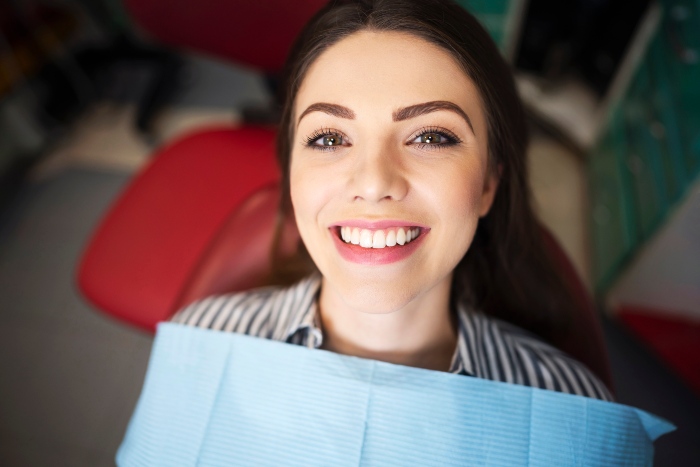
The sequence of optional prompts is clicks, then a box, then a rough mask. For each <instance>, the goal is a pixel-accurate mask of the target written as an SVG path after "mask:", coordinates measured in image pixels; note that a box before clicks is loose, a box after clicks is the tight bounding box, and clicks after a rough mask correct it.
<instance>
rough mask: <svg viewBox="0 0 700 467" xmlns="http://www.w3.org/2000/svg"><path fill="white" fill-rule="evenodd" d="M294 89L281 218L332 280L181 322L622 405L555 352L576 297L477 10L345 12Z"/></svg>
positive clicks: (305, 37)
mask: <svg viewBox="0 0 700 467" xmlns="http://www.w3.org/2000/svg"><path fill="white" fill-rule="evenodd" d="M284 91H285V96H284V102H285V104H284V109H283V119H282V123H281V128H280V136H279V145H278V146H279V151H278V152H279V161H280V164H281V168H282V172H283V182H284V183H283V187H284V190H283V193H284V195H283V196H284V199H283V202H282V211H283V214H284V215H293V216H294V218H295V220H296V224H297V227H298V229H299V232H300V234H301V239H302V241H303V247H305V250H304V254H306V252H308V257H310V258H311V260H312V261H313V265H315V267H316V268H317V270H318V273H316V274H313V275H311V277H310V278H307V279H305V280H303V281H302V282H300V283H298V284H295V285H292V286H291V287H288V288H266V289H260V290H257V291H252V292H246V293H239V294H234V295H229V296H223V297H213V298H209V299H206V300H203V301H200V302H198V303H195V304H193V305H191V306H189V307H187V308H186V309H184V310H182V311H181V312H179V313H178V314H176V315H175V316H174V318H173V321H175V322H179V323H183V324H188V325H193V326H200V327H205V328H212V329H217V330H224V331H229V332H241V333H247V334H251V335H255V336H260V337H265V338H269V339H275V340H281V341H286V342H289V343H293V344H298V345H305V346H308V347H316V348H321V349H326V350H330V351H333V352H338V353H341V354H346V355H354V356H358V357H364V358H369V359H376V360H382V361H387V362H391V363H396V364H401V365H408V366H414V367H419V368H426V369H431V370H437V371H449V372H452V373H458V374H464V375H469V376H476V377H481V378H488V379H492V380H498V381H505V382H510V383H516V384H524V385H528V386H534V387H540V388H544V389H549V390H554V391H561V392H567V393H573V394H579V395H584V396H588V397H593V398H599V399H604V400H611V396H610V393H609V392H608V390H607V389H606V388H605V386H604V385H603V384H602V383H601V382H600V381H599V380H598V379H597V378H596V377H595V376H594V375H593V374H592V373H591V372H590V371H589V370H588V369H587V368H586V367H585V366H584V365H582V364H581V363H579V362H577V361H575V360H573V359H572V358H570V357H568V356H566V355H565V354H563V353H562V352H560V351H558V350H557V349H555V348H554V347H552V346H550V345H548V344H546V343H545V342H544V341H545V340H547V339H550V338H551V336H552V335H553V334H554V333H556V332H559V331H561V329H563V328H564V327H565V326H566V320H565V319H564V317H565V316H567V315H568V313H570V312H571V311H570V307H572V306H574V305H572V303H573V302H574V301H573V300H571V297H570V294H569V291H568V290H567V289H566V287H565V285H564V284H563V283H562V282H561V281H560V280H559V279H557V275H556V273H555V272H554V269H553V267H552V266H551V264H549V261H548V259H547V255H546V253H545V251H544V249H543V247H542V245H541V244H540V241H539V237H540V231H539V229H538V224H537V222H536V220H535V217H534V214H533V212H532V209H531V207H530V204H529V193H528V189H527V184H526V180H527V176H526V168H525V151H526V146H527V133H526V126H525V122H524V116H523V111H522V106H521V104H520V102H519V100H518V97H517V93H516V90H515V87H514V84H513V79H512V76H511V74H510V71H509V69H508V66H507V65H506V63H505V62H504V61H503V59H502V58H501V56H500V54H499V53H498V50H497V48H496V46H495V45H494V44H493V42H492V40H491V39H490V37H489V36H488V34H487V33H486V32H485V30H484V29H483V28H482V27H481V26H480V25H479V24H478V23H477V21H476V20H475V19H474V18H473V17H472V16H471V15H469V14H468V13H467V12H466V11H464V10H463V9H462V8H460V7H459V6H457V5H456V4H453V3H451V2H448V1H438V0H430V1H425V0H424V1H405V0H404V1H401V0H375V1H371V0H367V1H336V2H332V3H331V4H330V5H328V6H327V7H325V8H324V9H323V10H322V11H320V12H319V13H318V14H317V15H316V16H315V17H314V18H313V19H312V21H311V22H310V23H309V24H308V25H307V26H306V28H305V29H304V31H303V32H302V34H301V36H300V37H299V39H298V40H297V43H296V44H295V46H294V48H293V50H292V52H291V54H290V57H289V59H288V65H287V79H286V86H285V88H284ZM526 329H527V330H526Z"/></svg>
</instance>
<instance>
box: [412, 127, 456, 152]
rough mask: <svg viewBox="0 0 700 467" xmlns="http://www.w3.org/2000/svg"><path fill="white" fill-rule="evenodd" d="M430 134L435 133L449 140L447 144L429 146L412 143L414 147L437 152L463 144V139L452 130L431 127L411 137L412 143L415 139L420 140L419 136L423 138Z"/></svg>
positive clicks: (422, 129)
mask: <svg viewBox="0 0 700 467" xmlns="http://www.w3.org/2000/svg"><path fill="white" fill-rule="evenodd" d="M428 133H435V134H436V135H440V136H442V137H443V138H445V139H446V140H447V142H445V143H433V144H428V143H411V144H412V145H413V146H416V147H417V148H418V149H425V150H428V151H435V150H440V149H444V148H446V147H449V146H455V145H457V144H459V143H461V142H462V140H461V139H459V138H458V137H457V135H455V134H454V133H453V132H451V131H450V130H447V129H445V128H439V127H435V126H430V127H425V128H421V129H420V130H418V132H416V133H415V134H414V135H413V136H411V141H413V140H414V139H416V138H418V137H419V136H423V135H425V134H428Z"/></svg>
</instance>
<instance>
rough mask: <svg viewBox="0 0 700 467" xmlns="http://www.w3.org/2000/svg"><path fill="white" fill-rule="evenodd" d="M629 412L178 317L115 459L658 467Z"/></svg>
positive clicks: (160, 343)
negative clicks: (184, 321) (200, 324)
mask: <svg viewBox="0 0 700 467" xmlns="http://www.w3.org/2000/svg"><path fill="white" fill-rule="evenodd" d="M673 429H674V427H673V426H672V425H671V424H670V423H668V422H667V421H665V420H662V419H660V418H658V417H656V416H654V415H651V414H648V413H646V412H643V411H641V410H638V409H635V408H633V407H628V406H624V405H620V404H615V403H610V402H604V401H599V400H595V399H589V398H585V397H581V396H573V395H568V394H562V393H556V392H552V391H545V390H541V389H533V388H529V387H526V386H518V385H513V384H507V383H499V382H494V381H488V380H484V379H478V378H470V377H466V376H461V375H455V374H450V373H443V372H437V371H430V370H422V369H417V368H410V367H405V366H401V365H394V364H390V363H384V362H378V361H374V360H367V359H362V358H357V357H349V356H344V355H339V354H335V353H332V352H327V351H324V350H316V349H307V348H305V347H300V346H294V345H290V344H285V343H282V342H276V341H270V340H266V339H261V338H257V337H250V336H245V335H240V334H232V333H224V332H219V331H212V330H206V329H200V328H192V327H187V326H184V325H179V324H174V323H163V324H160V325H159V326H158V333H157V335H156V340H155V343H154V346H153V351H152V354H151V361H150V365H149V369H148V373H147V375H146V381H145V384H144V388H143V392H142V394H141V397H140V399H139V402H138V404H137V407H136V410H135V412H134V414H133V416H132V419H131V422H130V423H129V427H128V430H127V433H126V437H125V439H124V441H123V443H122V445H121V447H120V448H119V451H118V453H117V464H118V465H119V466H140V465H143V466H195V465H196V466H229V465H246V466H247V465H251V466H253V465H254V466H281V465H284V466H292V465H304V466H316V465H318V466H322V465H324V466H327V465H333V466H360V465H362V466H385V465H386V466H388V465H396V466H410V465H421V466H427V465H435V466H452V465H489V466H509V467H510V466H515V465H530V466H552V465H557V466H567V465H606V466H611V465H624V466H636V465H652V460H653V444H652V442H653V441H654V440H655V439H656V438H658V437H659V436H661V435H662V434H664V433H667V432H669V431H671V430H673Z"/></svg>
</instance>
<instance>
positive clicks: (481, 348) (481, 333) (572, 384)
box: [460, 309, 613, 401]
mask: <svg viewBox="0 0 700 467" xmlns="http://www.w3.org/2000/svg"><path fill="white" fill-rule="evenodd" d="M460 315H461V321H462V325H463V326H464V327H466V328H469V329H468V330H467V332H466V334H467V337H468V338H469V337H471V339H472V340H473V341H474V342H472V343H471V345H472V346H473V348H474V349H475V350H474V352H475V354H476V358H474V362H473V366H474V367H475V368H476V369H478V370H480V371H481V372H482V375H481V376H482V377H486V378H489V379H493V380H498V381H505V382H509V383H515V384H523V385H526V386H532V387H538V388H541V389H548V390H552V391H558V392H564V393H568V394H576V395H581V396H586V397H592V398H595V399H602V400H607V401H612V400H613V397H612V395H611V393H610V391H609V390H608V388H607V387H606V386H605V384H603V382H602V381H601V380H600V379H599V378H598V377H597V376H595V375H594V374H593V373H592V372H591V371H590V370H589V369H588V368H587V367H586V366H585V365H584V364H583V363H581V362H579V361H578V360H576V359H574V358H573V357H571V356H570V355H568V354H566V353H565V352H563V351H561V350H559V349H557V348H556V347H554V346H552V345H550V344H548V343H546V342H544V341H543V340H542V339H540V338H539V337H538V336H536V335H535V334H533V333H531V332H529V331H527V330H525V329H523V328H520V327H518V326H515V325H513V324H511V323H508V322H505V321H502V320H499V319H496V318H493V317H490V316H488V315H486V314H484V313H480V312H475V311H470V310H468V309H466V310H464V309H463V310H462V311H461V312H460Z"/></svg>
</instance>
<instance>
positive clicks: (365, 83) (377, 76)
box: [295, 31, 484, 128]
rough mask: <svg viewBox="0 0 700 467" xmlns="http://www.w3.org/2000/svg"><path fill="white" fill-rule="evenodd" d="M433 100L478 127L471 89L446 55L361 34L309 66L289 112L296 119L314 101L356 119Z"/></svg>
mask: <svg viewBox="0 0 700 467" xmlns="http://www.w3.org/2000/svg"><path fill="white" fill-rule="evenodd" d="M434 100H447V101H451V102H454V103H455V104H457V105H459V106H460V107H462V108H463V109H465V110H467V111H468V113H470V115H472V114H476V115H472V119H474V118H475V117H476V119H477V121H478V120H481V121H482V122H483V118H484V117H483V108H482V104H481V98H480V96H479V93H478V91H477V89H476V86H475V85H474V83H473V82H472V80H471V79H470V78H469V77H468V76H467V74H466V73H465V72H464V71H463V70H462V68H461V67H460V65H459V64H458V62H457V61H456V60H455V59H454V57H453V56H452V55H451V54H450V53H449V52H447V51H446V50H444V49H443V48H441V47H439V46H437V45H434V44H432V43H430V42H428V41H426V40H425V39H422V38H419V37H416V36H413V35H410V34H407V33H400V32H384V31H382V32H374V31H361V32H357V33H355V34H352V35H351V36H348V37H347V38H345V39H343V40H341V41H339V42H338V43H336V44H334V45H333V46H331V47H329V48H328V49H327V50H326V51H324V52H323V53H322V54H321V55H320V56H319V57H318V59H316V61H315V62H314V63H313V64H312V65H311V67H310V68H309V70H308V71H307V74H306V76H305V78H304V81H303V82H302V85H301V87H300V89H299V92H298V94H297V98H296V106H295V109H296V110H295V111H296V115H297V116H298V115H299V113H300V112H301V111H303V109H305V108H306V107H307V106H308V105H310V104H312V103H314V102H332V103H337V104H341V105H346V106H348V107H350V108H352V109H353V110H354V111H355V112H356V113H357V114H358V115H359V116H360V117H361V116H362V113H363V110H366V111H370V110H371V111H374V112H389V115H390V114H391V111H392V110H394V109H396V108H398V107H403V106H407V105H413V104H416V103H419V102H428V101H434ZM475 123H476V122H475ZM479 126H480V127H482V128H483V125H479Z"/></svg>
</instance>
